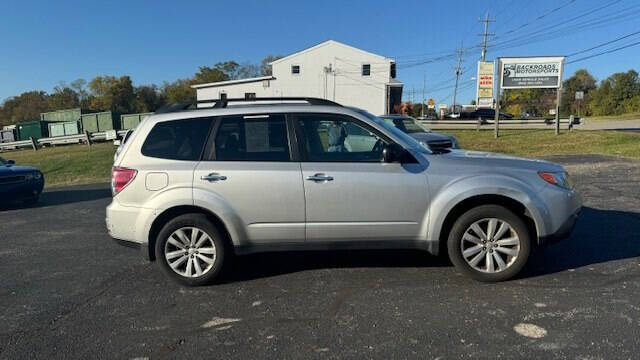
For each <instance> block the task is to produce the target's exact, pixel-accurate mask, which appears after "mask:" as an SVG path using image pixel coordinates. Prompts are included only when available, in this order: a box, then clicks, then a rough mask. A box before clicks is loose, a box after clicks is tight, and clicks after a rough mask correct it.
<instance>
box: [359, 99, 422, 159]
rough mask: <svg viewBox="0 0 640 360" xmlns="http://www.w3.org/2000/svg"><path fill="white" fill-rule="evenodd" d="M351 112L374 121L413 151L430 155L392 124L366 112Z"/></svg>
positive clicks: (414, 140) (360, 110)
mask: <svg viewBox="0 0 640 360" xmlns="http://www.w3.org/2000/svg"><path fill="white" fill-rule="evenodd" d="M353 110H354V111H356V112H357V113H359V114H362V115H364V116H366V117H367V118H369V119H370V120H372V121H374V122H375V123H376V124H378V125H380V126H382V127H384V128H385V129H387V130H388V131H389V132H391V133H393V134H394V135H395V136H397V137H399V138H401V139H402V140H403V141H404V142H405V143H407V144H408V145H410V146H411V148H412V149H413V150H415V151H419V152H422V153H427V154H431V151H430V150H429V149H427V148H426V147H424V146H422V145H421V144H420V143H419V142H418V141H417V140H416V139H414V138H412V137H411V136H409V135H407V134H406V133H404V132H403V131H401V130H400V129H398V128H397V127H395V126H394V125H393V123H388V122H386V121H384V120H382V119H381V118H379V117H377V116H375V115H373V114H371V113H369V112H367V111H364V110H362V109H353Z"/></svg>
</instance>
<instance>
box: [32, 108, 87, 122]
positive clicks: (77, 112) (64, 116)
mask: <svg viewBox="0 0 640 360" xmlns="http://www.w3.org/2000/svg"><path fill="white" fill-rule="evenodd" d="M82 113H83V110H82V109H80V108H75V109H65V110H57V111H50V112H46V113H41V114H40V120H42V121H50V122H68V121H78V120H80V117H81V116H82Z"/></svg>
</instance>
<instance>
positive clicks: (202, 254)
mask: <svg viewBox="0 0 640 360" xmlns="http://www.w3.org/2000/svg"><path fill="white" fill-rule="evenodd" d="M216 255H217V252H216V245H215V243H214V241H213V239H212V238H211V236H209V234H207V233H206V232H205V231H203V230H202V229H199V228H197V227H182V228H180V229H178V230H176V231H174V232H173V233H172V234H171V235H170V236H169V238H168V239H167V242H166V243H165V246H164V257H165V259H166V260H167V264H169V267H171V269H172V270H173V271H174V272H175V273H177V274H178V275H181V276H184V277H188V278H193V277H200V276H202V275H204V274H206V273H207V272H209V271H210V270H211V269H212V268H213V265H214V264H215V261H216Z"/></svg>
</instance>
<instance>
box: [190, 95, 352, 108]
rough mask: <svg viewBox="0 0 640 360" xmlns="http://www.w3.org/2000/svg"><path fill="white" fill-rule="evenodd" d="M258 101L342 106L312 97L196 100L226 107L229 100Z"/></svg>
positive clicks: (199, 102) (215, 106) (218, 106)
mask: <svg viewBox="0 0 640 360" xmlns="http://www.w3.org/2000/svg"><path fill="white" fill-rule="evenodd" d="M260 101H276V102H277V101H282V102H286V101H306V102H307V103H309V105H329V106H342V105H340V104H338V103H337V102H334V101H331V100H327V99H320V98H314V97H256V98H252V99H246V98H232V99H212V100H198V104H211V103H213V108H226V107H227V105H228V104H229V103H230V102H260Z"/></svg>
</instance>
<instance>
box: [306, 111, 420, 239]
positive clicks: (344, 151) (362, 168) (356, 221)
mask: <svg viewBox="0 0 640 360" xmlns="http://www.w3.org/2000/svg"><path fill="white" fill-rule="evenodd" d="M295 124H296V126H297V128H298V133H299V139H300V145H301V146H300V151H301V156H302V163H301V167H302V178H303V179H304V194H305V199H306V238H307V241H349V240H362V241H367V240H417V239H420V238H424V236H426V234H422V232H423V230H422V224H423V222H424V218H425V214H426V211H427V208H428V200H429V199H428V193H427V178H426V174H425V171H424V169H421V166H422V165H420V164H400V163H383V162H382V149H383V148H384V146H385V145H386V144H388V143H389V142H390V140H388V139H386V138H385V137H384V136H383V135H381V134H379V133H377V130H375V129H373V128H371V127H369V126H368V125H366V124H364V123H362V122H360V121H359V120H357V119H355V118H351V117H348V116H342V115H331V114H300V115H297V116H296V117H295ZM350 140H353V142H351V145H349V144H350ZM356 143H357V144H358V145H357V146H355V144H356Z"/></svg>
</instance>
